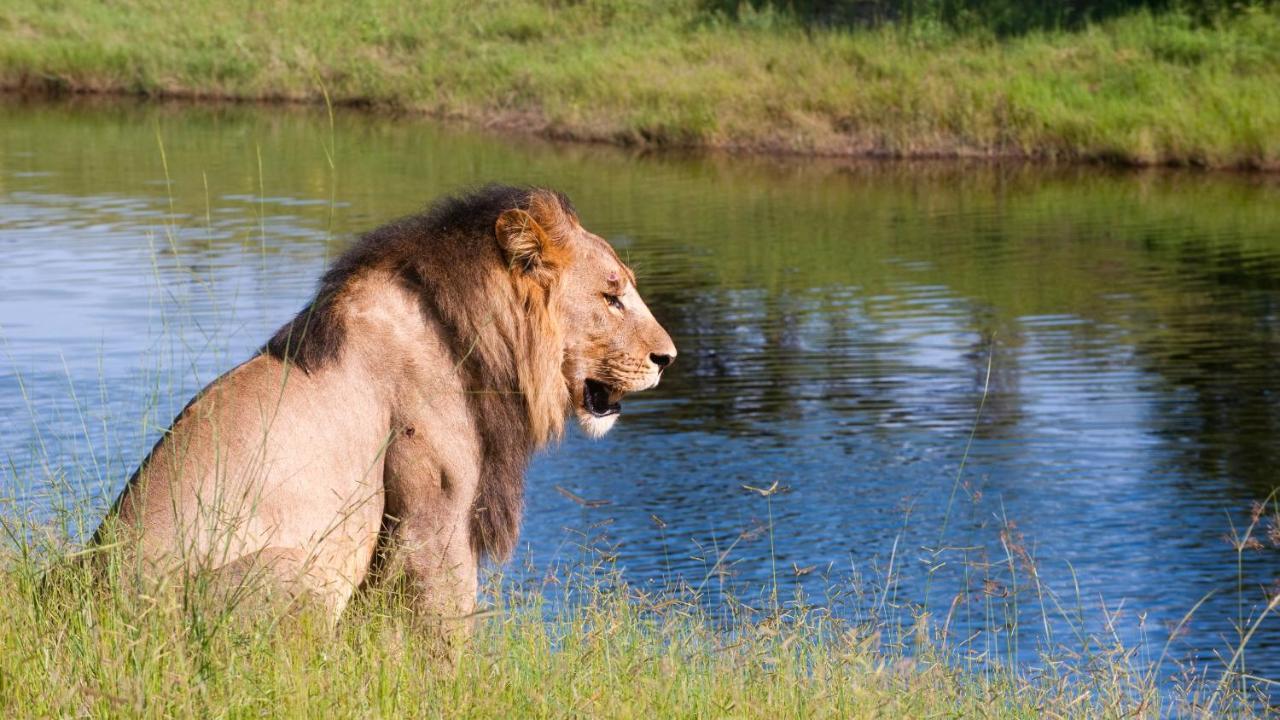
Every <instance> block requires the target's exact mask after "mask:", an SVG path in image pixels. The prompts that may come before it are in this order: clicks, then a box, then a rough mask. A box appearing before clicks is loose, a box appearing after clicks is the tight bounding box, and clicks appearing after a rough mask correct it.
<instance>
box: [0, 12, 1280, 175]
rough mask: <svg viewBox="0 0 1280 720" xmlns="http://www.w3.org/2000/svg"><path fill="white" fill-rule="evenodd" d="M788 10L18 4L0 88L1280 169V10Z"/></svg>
mask: <svg viewBox="0 0 1280 720" xmlns="http://www.w3.org/2000/svg"><path fill="white" fill-rule="evenodd" d="M1049 6H1052V7H1056V8H1058V11H1055V12H1054V13H1050V14H1044V13H1043V12H1042V11H1040V10H1035V9H1036V8H1041V9H1043V8H1044V7H1049ZM787 7H789V8H791V9H790V10H786V11H781V10H776V9H775V6H774V5H770V4H758V5H753V4H750V3H742V4H740V5H733V4H724V3H721V4H717V3H714V2H713V3H704V2H698V1H696V0H662V1H661V2H655V3H633V2H623V1H622V0H584V1H582V2H561V1H558V0H518V1H516V2H510V3H506V2H503V3H498V2H484V3H461V2H456V0H450V1H448V2H438V3H429V4H426V3H411V2H405V1H404V0H359V1H357V2H342V3H338V2H325V3H311V4H308V5H307V6H306V7H305V8H303V7H301V6H296V5H292V4H288V3H250V2H246V1H245V0H229V1H227V2H216V3H215V2H209V1H208V0H195V2H192V3H183V4H180V5H175V4H173V3H164V2H157V1H156V0H122V1H121V2H116V3H111V4H100V3H95V2H91V1H90V0H64V1H63V2H59V3H46V2H36V1H35V0H14V1H13V2H9V3H5V5H4V7H3V8H2V9H0V86H3V87H7V88H9V89H18V90H28V91H39V92H114V93H135V94H141V95H149V96H169V95H174V96H186V97H199V98H234V99H247V100H291V101H306V102H320V101H323V100H324V99H325V98H326V97H328V98H330V99H332V100H333V101H334V102H337V103H343V104H361V105H370V106H376V107H380V108H392V109H401V110H409V111H417V112H425V113H430V114H432V115H436V116H441V117H449V118H460V119H466V120H470V121H475V122H479V123H484V124H486V125H490V126H497V127H507V128H519V129H524V130H531V131H536V132H540V133H544V134H547V135H551V136H556V137H566V138H576V139H585V140H595V141H607V142H617V143H627V144H642V145H676V146H711V147H720V148H731V149H742V150H760V151H782V152H800V153H818V154H831V155H880V156H1034V157H1040V158H1056V159H1089V160H1101V161H1111V162H1119V163H1135V164H1151V163H1168V164H1191V165H1205V166H1230V167H1248V168H1272V169H1275V168H1280V7H1278V6H1276V5H1275V4H1274V3H1268V2H1258V3H1225V2H1223V3H1216V4H1215V3H1210V4H1201V3H1197V4H1195V7H1197V8H1199V10H1197V11H1196V12H1195V13H1192V12H1189V11H1188V10H1187V8H1188V7H1190V6H1189V5H1184V4H1182V3H1180V2H1178V0H1165V1H1164V2H1159V1H1154V0H1153V1H1149V2H1134V1H1133V0H1128V1H1123V0H1088V1H1085V0H1080V1H1078V2H1071V3H1060V4H1059V3H1031V2H1019V1H1017V0H884V1H883V2H880V1H878V0H877V1H874V2H873V1H872V0H867V1H866V2H856V1H853V0H846V1H845V2H827V3H817V2H796V3H794V4H788V5H787ZM1206 8H1207V9H1206ZM867 9H870V10H867ZM871 10H873V11H874V12H870V11H871ZM864 11H866V12H864Z"/></svg>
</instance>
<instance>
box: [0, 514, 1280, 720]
mask: <svg viewBox="0 0 1280 720" xmlns="http://www.w3.org/2000/svg"><path fill="white" fill-rule="evenodd" d="M1274 499H1275V495H1274V494H1273V496H1272V497H1271V498H1268V501H1267V503H1265V504H1262V505H1259V506H1257V508H1256V511H1255V513H1254V517H1253V522H1252V524H1251V525H1249V526H1248V527H1247V528H1246V529H1243V530H1241V532H1240V534H1239V535H1237V536H1236V537H1235V539H1234V542H1235V543H1236V546H1237V548H1238V551H1239V552H1241V553H1243V552H1246V551H1252V550H1253V549H1254V548H1255V547H1256V546H1257V545H1258V544H1259V543H1260V542H1261V541H1260V540H1259V538H1263V539H1264V540H1265V535H1266V532H1267V529H1268V528H1273V527H1275V525H1276V522H1277V521H1280V504H1277V503H1276V502H1274ZM19 515H20V514H19V513H7V514H6V515H5V516H4V518H3V522H2V523H0V528H2V529H3V531H4V534H5V536H6V537H7V539H8V540H7V542H6V544H5V546H4V549H3V550H2V551H0V708H3V710H4V714H5V717H9V718H22V717H33V718H35V717H71V716H75V717H86V716H88V717H155V718H164V717H372V716H386V717H451V718H452V717H501V718H508V717H635V718H651V717H750V718H770V719H774V718H790V717H833V718H837V717H838V718H926V717H930V718H932V717H983V718H1059V717H1098V718H1134V717H1137V718H1158V717H1169V716H1179V717H1235V718H1254V717H1263V716H1265V715H1266V711H1265V710H1264V709H1263V707H1264V706H1263V705H1262V704H1260V700H1259V697H1260V696H1259V695H1257V694H1256V693H1257V692H1258V691H1259V689H1265V688H1263V686H1261V685H1260V684H1259V683H1258V682H1255V681H1254V680H1250V679H1249V678H1247V677H1245V676H1242V675H1241V674H1239V673H1232V672H1230V670H1232V669H1241V668H1244V667H1245V659H1244V658H1245V655H1246V650H1247V649H1248V648H1247V646H1248V641H1249V638H1250V636H1251V635H1252V630H1251V628H1255V629H1256V627H1257V626H1258V625H1260V624H1261V623H1262V622H1263V621H1265V620H1267V618H1268V613H1269V612H1272V611H1274V610H1275V609H1276V606H1277V604H1280V594H1277V595H1276V597H1275V598H1274V599H1273V600H1272V601H1271V603H1270V605H1269V606H1268V607H1267V608H1265V609H1264V611H1263V612H1261V613H1260V614H1258V615H1257V616H1255V617H1253V618H1250V619H1248V620H1247V622H1245V624H1244V625H1242V640H1241V642H1240V643H1239V644H1238V646H1237V651H1236V652H1235V654H1234V655H1235V656H1234V657H1231V658H1230V661H1229V662H1230V666H1229V668H1228V671H1227V672H1225V673H1224V672H1218V671H1214V672H1210V671H1205V670H1204V669H1200V670H1198V671H1192V672H1189V673H1185V674H1183V675H1181V676H1180V677H1181V678H1182V679H1181V680H1179V681H1178V682H1176V683H1175V684H1174V685H1173V686H1172V687H1169V686H1162V682H1163V681H1162V678H1161V673H1162V672H1163V671H1168V670H1170V669H1171V668H1169V667H1167V666H1165V665H1164V660H1165V655H1164V653H1163V652H1158V654H1157V653H1155V652H1152V651H1153V648H1146V647H1125V646H1124V645H1122V644H1121V643H1120V642H1119V641H1118V639H1115V638H1114V636H1110V637H1109V636H1108V634H1107V632H1106V631H1100V632H1099V633H1098V634H1094V633H1090V632H1087V631H1086V630H1085V629H1084V627H1083V626H1076V627H1075V628H1073V632H1072V633H1070V634H1071V635H1073V636H1075V638H1076V640H1074V641H1073V642H1078V645H1076V646H1074V647H1068V646H1066V645H1063V646H1053V647H1048V646H1045V647H1043V648H1042V650H1043V655H1042V660H1041V661H1040V662H1037V663H1032V664H1030V665H1016V664H1013V663H1011V662H1007V661H1006V660H1007V659H1008V657H1011V656H1012V654H1010V655H1009V656H1002V654H1001V651H1000V649H999V646H1000V645H1001V644H1005V645H1007V646H1008V647H1016V644H1017V642H1018V639H1017V636H1018V634H1019V633H1020V630H1019V628H1018V623H1017V620H1016V617H1017V615H1016V613H1015V614H1014V615H1012V616H1010V615H1009V614H1008V606H1009V602H1010V599H1009V597H1008V596H1007V595H1005V594H1004V593H1002V592H1000V591H999V590H997V589H992V588H991V587H990V586H987V587H984V588H983V590H982V591H978V590H974V591H972V592H971V595H972V596H973V599H972V600H970V602H971V603H975V604H978V605H981V606H982V608H981V609H980V612H982V613H983V616H984V617H986V618H987V622H988V625H987V627H986V628H985V630H982V631H981V632H980V633H979V634H985V635H987V636H989V637H999V636H1003V638H1004V639H1003V640H999V641H997V642H996V643H995V645H992V644H991V643H990V641H989V640H988V641H987V646H988V647H987V650H985V651H982V652H977V653H975V652H973V648H970V649H969V650H965V649H964V647H963V646H964V645H965V644H966V643H967V642H968V641H967V640H963V639H962V638H959V637H956V636H955V635H953V634H949V633H948V629H947V626H949V625H950V612H948V613H936V614H935V613H930V612H928V611H927V610H926V609H925V608H921V607H914V606H911V605H904V604H899V603H897V602H886V596H887V588H888V587H890V584H884V583H883V582H882V583H881V584H879V585H874V584H866V583H865V581H863V580H857V579H854V580H852V581H850V580H838V579H832V580H831V581H830V582H831V586H830V590H829V596H828V597H826V598H822V599H820V600H819V601H812V602H811V601H810V600H808V599H807V598H804V597H802V596H797V597H795V598H792V599H790V600H786V601H780V600H779V598H778V596H777V594H776V591H769V590H768V589H765V590H762V591H761V592H760V594H759V595H758V596H757V597H756V598H754V599H753V602H742V601H739V600H735V599H728V600H724V601H723V602H719V603H716V604H709V603H708V602H706V598H704V597H702V596H700V595H699V593H698V592H697V590H694V589H690V588H689V587H688V586H681V587H672V588H671V589H668V590H664V591H661V592H656V593H655V592H642V591H639V590H637V589H635V588H632V587H629V586H628V585H627V584H626V583H625V582H624V581H623V580H621V579H620V576H619V575H618V574H617V573H616V572H614V571H612V570H610V569H609V567H608V564H607V563H608V561H607V560H605V561H601V560H599V559H598V558H599V557H600V556H599V555H595V556H594V557H596V558H597V559H596V560H594V561H592V560H591V559H590V558H591V557H593V555H592V554H591V553H590V552H589V551H588V552H587V553H584V554H583V556H582V561H581V562H580V564H579V565H577V566H574V567H571V568H569V569H565V568H564V567H560V568H557V569H553V570H552V571H551V572H546V573H543V574H536V573H528V574H527V575H526V576H527V577H534V578H543V579H541V580H537V581H531V580H526V581H523V582H513V581H507V582H503V581H502V579H501V578H499V577H497V576H493V577H491V578H490V581H489V583H488V588H489V590H488V592H487V593H486V597H487V603H486V607H485V609H484V610H483V611H482V612H481V613H480V619H479V620H478V622H477V627H478V631H477V633H476V634H475V636H474V637H473V638H472V639H470V640H469V641H467V642H465V643H463V644H461V645H460V646H456V647H453V648H444V647H442V646H440V645H439V644H438V642H437V641H434V640H433V639H432V638H434V637H437V636H436V635H434V633H432V632H431V631H429V630H424V628H423V627H422V626H421V625H420V621H419V619H418V618H415V617H414V616H413V615H412V614H411V612H410V611H409V610H407V609H406V608H405V607H404V606H403V605H402V604H400V601H399V599H398V598H397V597H396V596H395V595H394V594H392V593H389V592H385V591H378V590H370V591H366V592H364V593H362V594H360V595H358V596H357V599H356V600H355V601H354V602H353V605H352V606H351V607H349V608H348V610H347V612H346V614H345V615H344V617H343V618H342V620H341V622H340V623H338V624H337V626H336V627H335V626H332V625H331V624H330V623H329V622H328V621H327V620H326V619H325V618H324V617H323V615H322V614H321V613H320V612H318V611H317V610H315V609H313V608H309V607H307V606H305V605H303V606H295V607H293V608H290V609H280V608H279V606H264V605H259V604H255V603H254V602H253V600H252V597H253V595H252V588H243V589H242V590H236V591H235V592H233V593H232V594H231V595H230V596H228V595H227V594H226V592H227V589H226V588H222V589H220V590H217V591H215V590H213V589H212V588H211V586H210V585H208V584H207V583H205V582H204V580H203V579H202V578H200V577H195V578H190V579H186V580H172V581H170V582H168V583H164V584H161V585H159V586H157V585H155V584H154V583H152V582H149V581H143V582H140V580H139V578H140V576H139V575H138V574H137V569H136V567H135V566H133V565H131V564H130V563H128V562H126V561H124V560H122V559H121V557H120V556H119V555H117V554H115V553H114V551H112V550H110V549H108V550H105V551H94V552H90V553H87V552H86V551H83V550H81V551H74V548H75V547H76V544H75V543H74V542H70V541H69V540H68V538H67V537H66V536H64V535H62V531H57V530H52V529H51V526H50V525H48V524H32V523H27V522H22V521H19V520H15V518H16V517H18V516H19ZM87 517H91V516H80V518H79V519H78V520H83V519H84V518H87ZM75 524H76V523H75V522H73V523H71V525H75ZM1273 539H1274V538H1273ZM1015 545H1016V542H1010V543H1006V549H1007V551H1008V553H1009V557H1008V558H1007V561H1008V564H1009V566H1010V568H1011V569H1012V568H1013V566H1014V565H1015V564H1016V563H1023V562H1026V563H1032V562H1033V561H1032V560H1031V559H1030V557H1029V556H1028V555H1026V554H1025V552H1024V551H1021V550H1019V549H1018V548H1017V547H1016V546H1015ZM88 557H94V558H97V559H99V560H101V561H102V562H97V563H88V562H84V560H85V559H86V558H88ZM1000 562H1004V561H1003V560H1002V561H1000ZM997 564H998V563H997ZM1027 570H1028V572H1029V573H1030V574H1029V575H1028V576H1027V577H1025V578H1023V583H1024V584H1028V589H1029V588H1032V587H1034V588H1035V589H1034V593H1033V594H1034V595H1035V596H1037V597H1039V598H1040V602H1041V603H1043V604H1044V607H1042V610H1043V611H1045V612H1051V613H1061V614H1062V617H1063V619H1067V620H1068V621H1070V616H1071V612H1070V611H1067V612H1063V611H1061V608H1060V607H1059V609H1058V610H1056V611H1055V610H1054V609H1052V608H1051V607H1050V601H1049V599H1048V598H1051V597H1052V596H1051V595H1047V594H1046V592H1045V589H1044V588H1040V587H1039V584H1038V581H1036V579H1035V577H1036V574H1035V572H1034V570H1033V569H1032V566H1031V565H1028V567H1027ZM890 572H892V571H890ZM890 580H891V578H890ZM140 588H146V589H145V590H142V589H140ZM1241 592H1244V589H1243V588H1242V590H1241ZM229 597H230V600H229V599H228V598H229ZM1079 600H1080V599H1079V598H1076V602H1079ZM832 608H841V609H842V611H839V612H833V611H832ZM954 610H955V608H954V606H953V607H952V611H954ZM1193 614H1194V608H1191V609H1189V612H1188V618H1190V617H1191V616H1192V615H1193ZM944 616H945V618H946V619H945V620H944V619H943V617H944ZM1184 621H1185V619H1184ZM1081 622H1082V621H1081ZM940 626H941V627H940ZM1173 634H1175V635H1176V634H1177V628H1174V629H1173ZM993 649H994V652H993ZM1154 650H1157V651H1158V650H1159V648H1155V649H1154ZM1225 660H1226V657H1225V656H1224V661H1225ZM1161 687H1164V688H1165V690H1164V691H1163V692H1162V691H1161Z"/></svg>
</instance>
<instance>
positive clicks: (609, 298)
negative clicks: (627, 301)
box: [604, 293, 624, 310]
mask: <svg viewBox="0 0 1280 720" xmlns="http://www.w3.org/2000/svg"><path fill="white" fill-rule="evenodd" d="M604 301H605V302H607V303H609V307H611V308H613V309H614V310H623V309H624V308H623V307H622V299H621V298H619V297H618V296H617V295H610V294H609V293H605V294H604Z"/></svg>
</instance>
